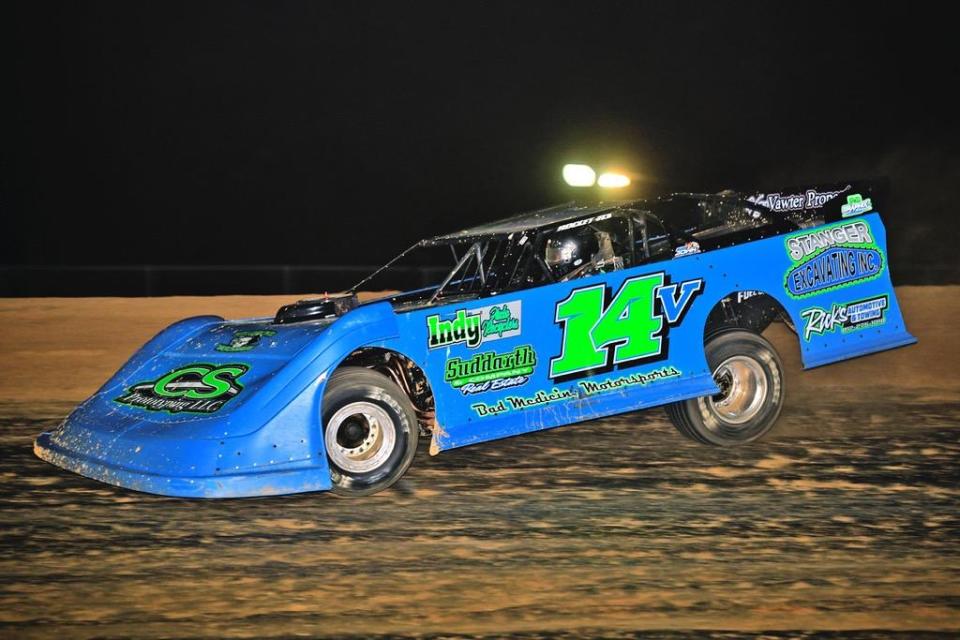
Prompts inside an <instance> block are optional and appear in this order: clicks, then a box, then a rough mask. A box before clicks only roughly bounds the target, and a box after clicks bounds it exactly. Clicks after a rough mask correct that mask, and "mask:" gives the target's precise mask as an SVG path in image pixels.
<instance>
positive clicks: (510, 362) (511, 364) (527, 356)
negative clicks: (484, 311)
mask: <svg viewBox="0 0 960 640" xmlns="http://www.w3.org/2000/svg"><path fill="white" fill-rule="evenodd" d="M536 366H537V354H536V352H535V351H534V350H533V347H532V346H530V345H528V344H525V345H522V346H519V347H517V348H516V349H514V350H513V351H511V352H510V353H503V354H500V353H496V352H494V351H486V352H484V353H478V354H476V355H474V356H472V357H470V358H468V359H466V360H464V359H462V358H451V359H450V360H447V364H446V366H445V367H444V375H443V379H444V381H445V382H446V383H447V384H449V385H450V386H452V387H453V388H455V389H459V390H460V391H461V392H462V393H463V395H471V394H475V393H483V392H485V391H499V390H502V389H510V388H513V387H519V386H520V385H523V384H526V383H527V381H529V380H530V376H531V374H533V370H534V369H535V368H536Z"/></svg>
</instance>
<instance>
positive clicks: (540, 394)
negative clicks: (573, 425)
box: [470, 387, 577, 418]
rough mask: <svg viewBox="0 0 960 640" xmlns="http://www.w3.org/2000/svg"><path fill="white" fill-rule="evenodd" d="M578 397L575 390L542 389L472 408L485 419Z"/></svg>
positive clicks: (477, 404)
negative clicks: (528, 394) (526, 394)
mask: <svg viewBox="0 0 960 640" xmlns="http://www.w3.org/2000/svg"><path fill="white" fill-rule="evenodd" d="M576 397H577V392H576V391H575V390H573V389H558V388H556V387H553V388H552V389H550V390H549V391H544V390H543V389H541V390H539V391H537V392H536V393H535V394H533V395H532V396H508V397H506V398H504V399H503V400H500V401H499V402H497V403H496V404H486V403H484V402H478V403H475V404H472V405H470V408H471V409H473V410H474V411H475V412H476V414H477V415H478V416H480V417H481V418H483V417H486V416H495V415H498V414H501V413H506V412H507V411H519V410H522V409H530V408H531V407H542V406H543V405H547V404H551V403H554V402H559V401H560V400H572V399H574V398H576Z"/></svg>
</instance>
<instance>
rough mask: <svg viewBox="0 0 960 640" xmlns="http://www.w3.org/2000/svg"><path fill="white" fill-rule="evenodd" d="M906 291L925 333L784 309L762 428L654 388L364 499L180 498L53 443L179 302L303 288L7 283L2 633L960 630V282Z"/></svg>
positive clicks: (1, 374) (0, 481)
mask: <svg viewBox="0 0 960 640" xmlns="http://www.w3.org/2000/svg"><path fill="white" fill-rule="evenodd" d="M898 294H899V296H900V300H901V304H902V306H903V308H904V314H905V316H906V320H907V324H908V327H909V328H910V330H911V331H912V332H913V333H914V334H915V335H916V336H917V337H918V338H919V339H920V341H921V343H920V344H919V345H917V346H914V347H909V348H906V349H901V350H898V351H895V352H888V353H884V354H880V355H876V356H871V357H869V358H862V359H859V360H855V361H851V362H848V363H843V364H840V365H835V366H831V367H826V368H823V369H818V370H815V371H811V372H803V373H802V372H800V370H799V364H798V356H797V346H796V341H795V340H794V339H793V338H792V336H791V335H790V334H789V333H788V332H787V331H786V330H784V329H782V328H779V327H775V328H774V329H773V330H771V332H770V334H771V336H770V337H771V338H772V339H773V340H774V341H775V343H776V344H777V346H778V349H779V350H780V352H781V354H782V356H783V358H784V361H785V365H786V367H787V369H788V371H787V373H788V378H787V385H788V387H787V394H788V399H787V408H786V409H785V411H784V415H783V417H782V418H781V421H780V423H779V424H778V426H777V428H775V430H774V432H773V433H772V434H771V435H770V436H768V438H767V439H765V440H764V441H762V442H760V443H756V444H753V445H751V446H748V447H744V448H740V449H736V450H722V449H715V448H709V447H704V446H701V445H698V444H695V443H692V442H688V441H686V440H684V439H683V438H682V437H681V436H680V435H679V434H678V433H676V432H675V431H674V430H673V428H672V427H671V426H670V425H669V423H668V422H667V421H666V419H665V417H664V415H663V412H662V411H660V410H651V411H647V412H644V413H639V414H632V415H628V416H619V417H617V418H613V419H607V420H600V421H594V422H591V423H587V424H584V425H579V426H572V427H564V428H560V429H555V430H552V431H548V432H544V433H539V434H533V435H528V436H523V437H519V438H514V439H512V440H506V441H501V442H492V443H488V444H482V445H478V446H475V447H471V448H466V449H461V450H455V451H451V452H447V453H443V454H441V455H439V456H436V457H430V456H428V455H427V453H426V450H425V448H423V449H421V451H420V452H419V453H418V456H417V459H416V460H415V462H414V466H413V469H412V470H411V472H410V473H409V474H408V475H407V477H406V479H405V480H403V481H402V482H401V484H400V485H399V486H398V487H396V488H394V489H392V490H390V491H388V492H386V493H383V494H380V495H378V496H374V497H372V498H367V499H363V500H359V501H345V500H340V499H337V498H335V497H333V496H331V495H325V494H303V495H298V496H287V497H281V498H260V499H247V500H227V501H187V500H179V499H173V498H164V497H157V496H150V495H144V494H138V493H134V492H130V491H126V490H122V489H115V488H112V487H108V486H105V485H101V484H99V483H96V482H94V481H91V480H86V479H84V478H81V477H79V476H75V475H73V474H70V473H67V472H65V471H61V470H59V469H57V468H55V467H53V466H50V465H47V464H45V463H43V462H41V461H40V460H37V459H36V458H34V457H33V455H32V452H31V440H32V438H33V436H34V435H35V434H36V433H38V432H39V431H41V430H43V429H45V428H49V427H51V426H53V425H54V424H56V422H57V421H58V420H59V419H61V418H62V417H63V416H64V415H65V414H66V413H67V412H68V411H69V410H70V408H71V407H72V405H73V404H74V403H75V402H76V401H78V400H80V399H82V398H83V397H84V396H86V395H87V394H89V393H90V392H92V391H93V390H94V389H95V388H96V387H97V386H98V385H99V384H100V383H101V382H102V381H103V380H104V379H105V378H106V377H107V376H108V375H109V374H110V373H112V371H113V370H114V369H116V367H117V366H119V365H120V364H121V363H122V362H123V360H124V359H126V357H127V356H128V355H129V354H130V353H131V352H132V351H133V350H134V349H135V348H136V347H137V346H139V344H141V343H142V342H144V341H145V340H146V339H147V338H149V337H150V336H151V335H153V334H154V333H155V332H156V331H157V330H159V329H160V328H161V327H162V326H164V325H165V324H167V323H168V322H170V321H172V320H174V319H177V318H179V317H183V316H186V315H191V314H196V313H204V312H215V313H220V314H222V315H226V316H228V317H240V316H247V315H268V314H270V313H271V312H272V311H273V310H274V309H275V308H276V307H277V306H278V305H279V304H280V303H281V302H287V301H289V299H288V298H283V299H279V298H206V299H203V298H167V299H145V300H143V299H141V300H136V299H133V300H118V299H100V300H94V299H85V300H65V299H45V300H13V299H8V300H2V301H0V354H2V355H0V363H2V366H0V637H4V638H7V637H9V638H34V637H36V638H54V637H56V638H67V637H70V638H122V637H144V638H160V637H176V638H224V637H230V638H233V637H242V638H247V637H250V638H253V637H257V638H289V637H298V636H303V635H313V636H325V637H326V636H334V637H370V636H397V635H401V636H421V635H423V636H427V637H438V636H441V635H442V634H445V635H442V637H450V636H451V635H453V636H457V637H459V636H471V637H473V636H476V637H505V636H513V637H521V638H536V637H552V638H568V637H580V636H591V637H592V636H598V635H604V636H606V637H612V638H627V637H640V638H657V639H664V640H666V639H674V638H677V639H679V638H684V639H688V638H748V637H749V638H752V637H770V638H787V637H789V638H793V637H803V638H863V639H867V638H871V639H872V638H889V637H896V638H933V637H938V638H939V637H943V638H948V637H957V636H958V633H960V469H958V465H960V374H958V373H957V367H958V366H960V365H958V363H960V346H958V341H957V340H956V339H955V338H954V334H955V332H956V329H957V321H956V318H957V317H958V314H960V289H956V288H945V287H939V288H936V287H930V288H902V289H900V290H899V291H898ZM423 444H424V446H425V445H426V443H423ZM760 632H763V633H760Z"/></svg>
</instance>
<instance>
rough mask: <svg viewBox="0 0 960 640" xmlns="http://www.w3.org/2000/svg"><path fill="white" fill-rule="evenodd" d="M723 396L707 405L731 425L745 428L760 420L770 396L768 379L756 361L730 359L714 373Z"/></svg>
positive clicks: (708, 402)
mask: <svg viewBox="0 0 960 640" xmlns="http://www.w3.org/2000/svg"><path fill="white" fill-rule="evenodd" d="M713 379H714V381H716V383H717V386H718V387H720V393H719V394H717V395H714V396H712V397H711V398H710V399H709V400H708V401H707V405H708V406H709V408H710V410H711V411H712V412H713V414H714V415H715V416H716V417H717V418H718V419H719V420H720V421H721V422H724V423H726V424H729V425H742V424H745V423H747V422H749V421H750V420H751V419H753V418H754V417H756V415H757V414H758V413H760V410H761V409H762V407H763V402H764V399H765V398H766V396H767V377H766V375H765V374H764V371H763V367H762V366H760V363H759V362H757V361H756V360H754V359H753V358H750V357H747V356H742V355H741V356H733V357H730V358H727V359H726V360H724V361H723V362H721V363H720V365H719V366H718V367H717V368H716V370H715V371H714V372H713Z"/></svg>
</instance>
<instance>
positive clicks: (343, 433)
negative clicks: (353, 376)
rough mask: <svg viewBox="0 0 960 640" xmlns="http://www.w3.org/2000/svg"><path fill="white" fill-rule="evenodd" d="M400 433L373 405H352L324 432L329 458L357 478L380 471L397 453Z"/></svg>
mask: <svg viewBox="0 0 960 640" xmlns="http://www.w3.org/2000/svg"><path fill="white" fill-rule="evenodd" d="M396 442H397V432H396V428H395V427H394V424H393V420H391V419H390V416H389V414H387V412H386V411H385V410H384V409H383V408H382V407H380V406H379V405H376V404H373V403H372V402H351V403H350V404H348V405H344V406H343V407H341V408H340V409H338V410H337V412H336V413H334V414H333V415H332V416H330V420H329V421H328V422H327V426H326V428H325V429H324V443H325V444H326V447H327V455H329V456H330V459H331V460H332V461H333V464H335V465H336V466H337V467H339V468H340V469H341V470H343V471H345V472H347V473H352V474H357V473H367V472H368V471H373V470H374V469H377V468H378V467H380V466H381V465H382V464H383V463H384V462H386V461H387V459H388V458H389V457H390V454H391V453H393V449H394V446H395V445H396Z"/></svg>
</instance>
